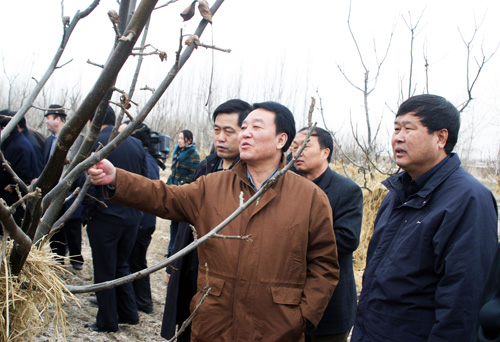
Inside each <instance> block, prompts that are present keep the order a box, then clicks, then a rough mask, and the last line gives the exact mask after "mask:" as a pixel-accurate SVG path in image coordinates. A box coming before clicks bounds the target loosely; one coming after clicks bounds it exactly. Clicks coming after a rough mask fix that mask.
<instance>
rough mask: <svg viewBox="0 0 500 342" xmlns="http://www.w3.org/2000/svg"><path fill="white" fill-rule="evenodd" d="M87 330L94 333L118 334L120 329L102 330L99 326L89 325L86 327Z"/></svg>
mask: <svg viewBox="0 0 500 342" xmlns="http://www.w3.org/2000/svg"><path fill="white" fill-rule="evenodd" d="M84 327H85V328H89V329H90V330H92V331H96V332H117V331H118V329H106V328H100V327H98V326H97V324H95V323H87V324H85V325H84Z"/></svg>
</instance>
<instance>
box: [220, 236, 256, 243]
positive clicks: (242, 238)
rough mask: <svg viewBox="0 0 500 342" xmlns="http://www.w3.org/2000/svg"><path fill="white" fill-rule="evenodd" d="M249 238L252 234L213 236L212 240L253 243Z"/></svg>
mask: <svg viewBox="0 0 500 342" xmlns="http://www.w3.org/2000/svg"><path fill="white" fill-rule="evenodd" d="M251 236H252V234H248V235H244V236H241V235H221V234H214V238H218V239H228V240H243V241H247V242H253V240H252V239H251Z"/></svg>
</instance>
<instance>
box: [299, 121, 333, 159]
mask: <svg viewBox="0 0 500 342" xmlns="http://www.w3.org/2000/svg"><path fill="white" fill-rule="evenodd" d="M308 130H309V127H304V128H301V129H300V130H299V133H300V132H303V131H308ZM311 136H313V137H317V138H318V143H319V146H320V147H321V149H322V150H323V149H325V148H329V149H330V153H329V154H328V163H330V162H331V161H332V153H333V138H332V135H331V134H330V132H328V131H327V130H325V129H323V128H320V127H316V128H315V129H314V131H313V132H312V133H311Z"/></svg>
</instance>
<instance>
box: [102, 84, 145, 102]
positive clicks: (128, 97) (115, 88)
mask: <svg viewBox="0 0 500 342" xmlns="http://www.w3.org/2000/svg"><path fill="white" fill-rule="evenodd" d="M113 90H115V91H117V92H119V93H120V94H122V95H125V96H126V97H127V99H128V100H129V101H130V102H131V103H133V104H135V105H136V106H138V105H139V104H138V103H137V102H135V101H132V99H131V98H130V96H129V95H128V94H127V92H126V91H125V90H121V89H118V88H117V87H113ZM109 102H110V103H112V102H111V101H109Z"/></svg>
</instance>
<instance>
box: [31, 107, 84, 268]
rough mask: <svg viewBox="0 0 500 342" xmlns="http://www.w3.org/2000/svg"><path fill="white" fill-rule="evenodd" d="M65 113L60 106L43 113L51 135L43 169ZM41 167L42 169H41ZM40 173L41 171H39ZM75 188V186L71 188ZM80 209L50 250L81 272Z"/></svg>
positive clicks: (60, 230)
mask: <svg viewBox="0 0 500 342" xmlns="http://www.w3.org/2000/svg"><path fill="white" fill-rule="evenodd" d="M66 116H67V115H66V111H65V110H64V108H63V106H62V105H59V104H51V105H50V106H49V109H48V110H47V112H46V113H45V123H46V125H47V128H48V130H49V131H50V132H51V134H50V135H49V136H48V137H47V138H46V139H45V144H44V147H43V165H44V166H43V167H45V165H46V164H47V162H48V161H49V158H50V156H51V155H52V153H53V152H54V149H55V146H56V141H57V137H58V136H59V132H60V131H61V129H62V128H63V126H64V124H65V123H66ZM43 167H42V169H43ZM40 171H41V170H40ZM72 188H75V185H74V186H73V187H72ZM71 203H72V202H68V203H67V204H65V206H64V207H63V209H62V212H64V211H65V209H67V208H69V205H71ZM81 212H82V209H81V208H78V209H77V211H76V212H75V214H74V215H73V216H71V217H70V218H69V219H68V220H67V221H66V222H65V224H64V226H63V227H62V228H61V229H59V230H58V231H57V232H56V233H55V234H54V235H53V236H52V238H51V239H50V248H51V249H52V252H54V253H55V254H56V255H57V256H58V261H59V263H61V264H62V265H64V259H63V258H62V257H64V256H65V255H66V253H67V252H69V256H70V263H71V265H72V266H73V268H74V269H75V270H81V269H82V268H83V257H82V255H81V254H82V253H81V252H82V221H81Z"/></svg>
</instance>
